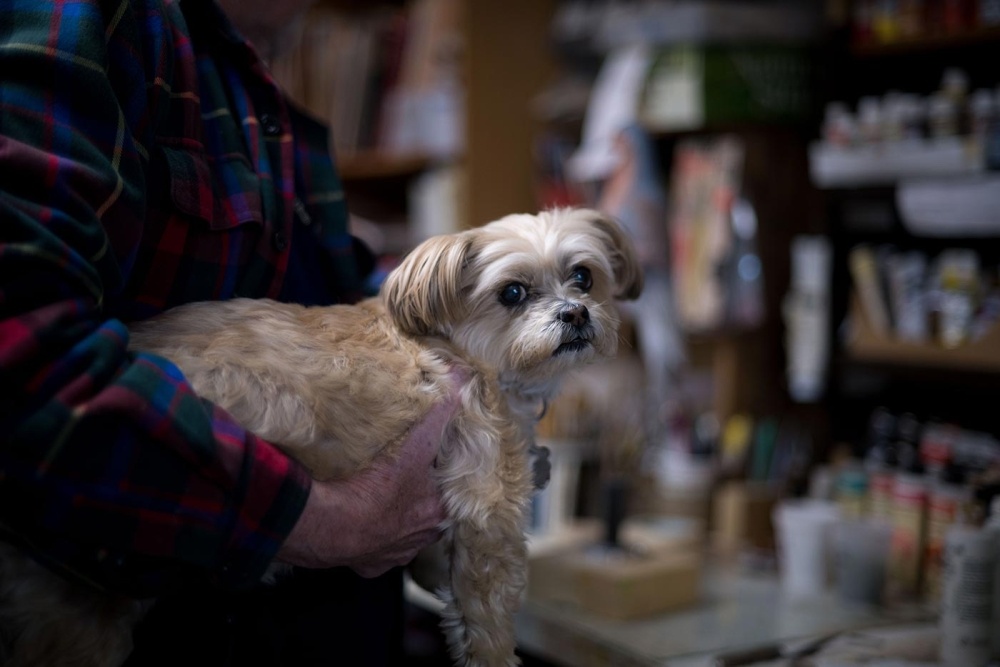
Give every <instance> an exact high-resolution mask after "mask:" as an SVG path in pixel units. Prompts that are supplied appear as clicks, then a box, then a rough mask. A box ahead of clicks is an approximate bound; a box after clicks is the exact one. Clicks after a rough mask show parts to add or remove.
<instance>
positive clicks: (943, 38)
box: [851, 27, 1000, 58]
mask: <svg viewBox="0 0 1000 667" xmlns="http://www.w3.org/2000/svg"><path fill="white" fill-rule="evenodd" d="M990 42H995V43H996V44H997V45H1000V27H989V28H978V29H975V30H969V31H967V32H961V33H955V34H952V35H935V36H929V37H919V38H909V39H900V40H899V41H896V42H886V43H879V44H854V45H852V46H851V53H852V54H853V55H854V56H856V57H858V58H874V57H880V56H894V55H906V54H913V53H921V52H925V51H934V50H938V49H949V48H962V47H966V46H974V45H981V44H988V43H990Z"/></svg>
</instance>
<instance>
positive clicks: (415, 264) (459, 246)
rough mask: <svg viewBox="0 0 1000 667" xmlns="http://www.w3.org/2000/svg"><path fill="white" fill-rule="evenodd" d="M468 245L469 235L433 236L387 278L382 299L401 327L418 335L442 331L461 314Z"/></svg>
mask: <svg viewBox="0 0 1000 667" xmlns="http://www.w3.org/2000/svg"><path fill="white" fill-rule="evenodd" d="M469 245H470V239H469V236H468V234H463V233H460V234H447V235H443V236H435V237H432V238H430V239H428V240H426V241H424V242H423V243H421V244H420V245H418V246H417V247H416V248H414V249H413V250H412V251H411V252H410V253H409V254H408V255H407V256H406V257H405V258H404V259H403V261H402V262H401V263H400V265H399V266H397V267H396V268H395V269H394V270H393V271H392V272H391V273H390V274H389V275H388V276H387V277H386V279H385V282H384V283H383V284H382V290H381V294H382V300H383V302H384V303H385V306H386V309H387V310H388V311H389V316H390V317H392V319H393V320H394V321H395V323H396V325H397V326H398V327H399V328H400V329H402V330H403V331H405V332H407V333H409V334H413V335H418V336H426V335H431V334H437V333H443V332H444V330H445V327H446V326H447V325H449V324H451V323H454V322H456V321H457V320H458V319H459V318H460V317H462V313H463V311H464V306H463V302H462V299H461V289H462V269H463V266H464V265H465V258H466V254H467V253H468V251H469Z"/></svg>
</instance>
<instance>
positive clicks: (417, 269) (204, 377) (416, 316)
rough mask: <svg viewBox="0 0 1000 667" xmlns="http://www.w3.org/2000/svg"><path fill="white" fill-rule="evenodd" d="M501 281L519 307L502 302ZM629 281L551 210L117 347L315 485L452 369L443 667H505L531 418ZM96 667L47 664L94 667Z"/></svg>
mask: <svg viewBox="0 0 1000 667" xmlns="http://www.w3.org/2000/svg"><path fill="white" fill-rule="evenodd" d="M581 268H583V269H586V270H587V271H589V272H590V277H591V279H592V286H589V288H587V289H583V288H584V287H585V286H586V282H587V280H586V276H585V275H584V274H580V273H578V271H579V269H581ZM515 283H516V284H520V285H522V286H524V287H525V288H526V290H527V291H526V294H527V298H525V299H524V300H523V302H521V303H519V304H517V305H513V306H512V305H509V304H504V303H503V302H502V299H501V294H502V293H503V291H504V289H505V288H506V287H508V286H510V285H512V284H515ZM641 285H642V275H641V272H640V269H639V265H638V263H637V261H636V256H635V251H634V249H633V247H632V244H631V242H630V240H629V239H628V238H627V236H626V235H625V233H624V232H623V231H622V229H621V228H620V227H619V226H618V225H617V223H615V222H614V221H613V220H610V219H608V218H606V217H604V216H603V215H601V214H599V213H597V212H595V211H589V210H570V209H563V210H553V211H547V212H543V213H541V214H539V215H537V216H532V215H512V216H508V217H506V218H503V219H501V220H499V221H496V222H493V223H490V224H488V225H485V226H483V227H480V228H477V229H472V230H468V231H465V232H460V233H457V234H452V235H445V236H440V237H435V238H432V239H430V240H428V241H426V242H424V243H423V244H421V245H420V246H418V247H417V248H416V249H415V250H414V251H413V252H412V253H410V254H409V255H408V256H407V257H406V258H405V259H404V261H403V262H402V264H401V265H400V266H399V267H398V268H397V269H396V270H394V271H393V272H392V273H391V274H390V275H389V277H388V278H387V279H386V283H385V284H384V286H383V289H382V292H381V295H380V297H379V298H375V299H369V300H367V301H364V302H362V303H360V304H358V305H355V306H330V307H314V308H305V307H301V306H296V305H287V304H280V303H276V302H273V301H268V300H249V299H234V300H232V301H227V302H221V303H219V302H205V303H196V304H190V305H187V306H182V307H179V308H176V309H173V310H171V311H168V312H167V313H164V314H163V315H161V316H159V317H156V318H153V319H152V320H149V321H147V322H143V323H141V324H139V325H137V326H136V327H135V328H134V329H133V332H132V343H131V344H132V347H133V348H135V349H137V350H141V351H145V352H153V353H156V354H160V355H162V356H165V357H167V358H169V359H171V360H172V361H173V362H175V363H176V364H177V365H178V366H179V367H180V369H181V370H182V371H183V372H184V374H185V376H186V377H187V378H188V379H189V380H190V382H191V383H192V385H193V386H194V388H195V389H196V391H197V392H198V393H199V394H201V395H203V396H205V397H207V398H210V399H212V400H213V401H215V402H216V403H218V404H220V405H221V406H223V407H224V408H225V409H227V410H228V411H229V412H230V413H231V414H232V415H233V416H234V417H235V418H236V419H237V420H238V421H239V422H240V423H242V424H243V425H244V426H245V427H247V428H248V429H250V430H252V431H254V432H255V433H257V434H259V435H261V436H262V437H264V438H266V439H268V440H271V441H273V442H276V443H278V444H279V445H280V446H282V447H283V448H284V449H285V450H286V451H287V452H289V453H290V454H291V455H292V456H294V457H295V458H296V459H298V460H299V461H301V462H302V463H303V464H305V466H306V467H307V468H308V469H309V470H310V472H311V473H312V474H313V476H314V477H316V478H317V479H320V480H329V479H337V478H342V477H344V476H347V475H350V474H351V473H353V472H355V471H357V470H358V469H361V468H363V467H365V466H366V465H368V464H369V463H370V462H371V461H372V459H373V458H374V457H375V456H378V455H381V454H383V453H388V454H390V455H391V454H392V452H393V449H394V448H396V447H397V446H398V444H399V443H400V442H402V439H403V437H404V435H405V433H406V431H407V429H408V428H409V427H410V426H412V425H413V423H414V422H415V421H417V420H418V419H419V418H420V417H421V415H423V414H424V413H425V412H426V411H427V410H428V408H429V407H430V406H431V405H432V403H434V402H435V401H436V400H438V399H439V398H440V397H441V396H442V395H444V393H445V392H446V391H447V386H446V384H447V383H448V382H450V381H451V380H450V379H449V378H450V376H449V368H450V367H457V368H459V369H461V370H462V371H463V374H464V375H465V376H467V377H468V381H467V383H466V384H465V385H464V387H463V388H462V390H461V407H460V408H459V411H458V413H457V415H456V417H455V418H454V419H453V421H452V423H451V425H450V426H449V428H450V429H451V433H450V437H449V438H448V439H447V442H448V443H449V446H448V447H447V448H445V449H443V450H442V451H441V452H440V454H439V458H438V465H437V468H436V470H437V472H438V474H439V475H440V483H441V486H442V489H443V493H444V500H445V504H446V508H447V512H448V515H449V521H448V526H447V528H446V531H445V537H444V538H443V541H444V543H445V545H446V546H447V547H448V551H449V556H450V570H449V571H450V581H449V586H448V590H445V591H441V592H440V593H439V594H440V595H441V597H442V599H443V600H444V601H445V602H446V609H445V612H444V621H443V625H444V628H445V631H446V635H447V640H448V644H449V648H450V650H451V653H452V655H453V657H454V659H455V660H456V662H457V663H458V664H461V665H467V666H484V667H486V666H488V667H498V666H507V665H515V664H517V662H518V661H517V659H516V657H515V655H514V647H515V641H514V629H513V614H514V612H515V611H516V608H517V606H518V603H519V599H520V595H521V592H522V589H523V587H524V583H525V577H526V571H525V559H526V548H525V539H524V529H525V527H526V508H527V504H528V501H529V498H530V494H531V492H532V489H533V485H532V478H531V472H530V467H529V462H528V453H527V449H528V446H529V444H530V443H531V441H532V428H533V425H534V421H535V419H536V417H537V415H538V412H539V409H540V407H541V405H542V404H543V402H544V401H545V400H547V399H548V398H550V397H551V396H552V395H553V393H554V392H555V391H556V388H557V384H558V382H559V379H560V377H561V376H563V375H564V374H565V373H566V372H567V371H569V370H570V369H572V368H574V367H578V366H580V365H581V364H583V363H585V362H589V361H591V360H595V359H599V358H606V357H610V356H612V355H614V354H615V352H616V349H617V345H618V318H617V316H616V313H615V309H614V306H613V300H614V299H615V298H635V297H636V296H638V294H639V291H640V289H641ZM512 294H514V295H516V294H517V292H516V290H514V291H513V292H508V296H511V295H512ZM567 344H569V345H567ZM387 443H388V444H387ZM0 557H2V558H3V559H4V560H6V559H8V558H11V557H13V556H12V553H10V552H8V551H0ZM0 572H2V569H0ZM20 574H21V576H22V577H23V576H24V573H23V572H22V573H20ZM43 574H44V575H48V573H47V571H45V570H41V569H38V568H35V570H33V575H36V576H42V575H43ZM48 576H49V577H51V576H52V575H48ZM60 585H61V586H62V587H63V588H65V586H66V585H65V584H60ZM6 590H7V587H5V585H4V583H3V582H0V596H3V597H2V599H0V620H5V619H9V618H11V616H10V615H9V611H10V610H9V609H8V608H7V607H8V606H9V604H8V603H10V602H11V598H10V597H9V594H8V593H7V592H6ZM46 604H48V603H46ZM53 604H54V603H53ZM83 609H84V607H81V605H70V604H64V605H63V607H62V608H61V609H58V610H54V611H59V612H60V613H70V612H72V611H74V610H76V611H81V610H83ZM50 611H53V610H50ZM111 616H112V617H114V614H112V615H111ZM116 631H117V632H120V628H119V629H117V630H116V629H113V628H112V629H110V630H108V633H107V636H108V637H112V638H113V637H114V634H115V632H116ZM28 637H30V635H24V636H23V637H22V638H21V639H22V641H21V642H19V643H22V644H23V643H26V642H27V639H28ZM102 641H105V642H107V641H109V640H108V639H106V638H105V639H103V640H102ZM124 641H125V646H127V645H128V642H127V638H126V639H125V640H124ZM16 648H17V646H16V643H15V649H16ZM90 650H95V649H94V647H93V645H91V648H90ZM120 653H121V650H120V649H119V650H118V654H119V655H120ZM107 657H113V658H114V657H115V656H105V658H107ZM94 658H95V659H94V660H92V661H91V662H86V661H81V662H73V663H70V662H69V661H67V662H62V663H56V662H53V664H79V665H85V664H87V665H89V664H93V665H104V664H108V661H107V660H105V661H101V660H98V659H97V657H96V656H94ZM116 659H117V658H116Z"/></svg>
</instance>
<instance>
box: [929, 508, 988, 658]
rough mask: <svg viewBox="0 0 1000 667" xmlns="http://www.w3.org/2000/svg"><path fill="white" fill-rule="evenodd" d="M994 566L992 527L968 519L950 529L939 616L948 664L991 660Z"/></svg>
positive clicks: (945, 548) (945, 547)
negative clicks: (976, 524) (965, 522)
mask: <svg viewBox="0 0 1000 667" xmlns="http://www.w3.org/2000/svg"><path fill="white" fill-rule="evenodd" d="M996 569H997V541H996V534H995V532H994V531H993V530H990V529H987V528H981V527H977V526H973V525H969V524H964V523H962V524H956V525H954V526H952V527H951V528H949V529H948V531H947V533H946V534H945V541H944V569H943V577H942V584H943V586H942V597H941V618H940V621H939V624H940V630H941V651H940V659H941V664H942V665H943V666H944V667H983V666H984V665H986V664H987V663H988V662H989V661H990V656H991V653H992V648H993V639H992V634H993V633H992V630H993V595H994V582H995V578H996Z"/></svg>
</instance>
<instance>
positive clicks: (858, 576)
mask: <svg viewBox="0 0 1000 667" xmlns="http://www.w3.org/2000/svg"><path fill="white" fill-rule="evenodd" d="M891 542H892V526H890V525H889V524H888V523H886V522H884V521H872V520H862V519H854V520H845V521H840V522H837V523H836V524H834V526H833V553H834V581H835V583H836V590H837V594H838V595H839V596H840V598H841V599H842V600H846V601H848V602H861V603H864V604H871V605H879V604H881V603H882V602H883V600H884V596H885V582H886V572H887V569H888V563H889V546H890V544H891Z"/></svg>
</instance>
